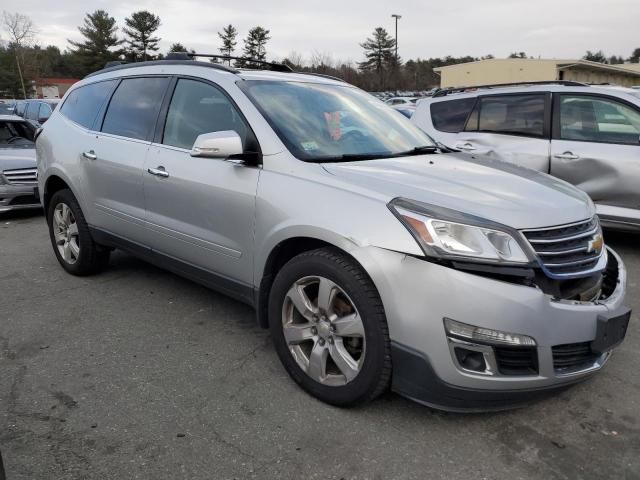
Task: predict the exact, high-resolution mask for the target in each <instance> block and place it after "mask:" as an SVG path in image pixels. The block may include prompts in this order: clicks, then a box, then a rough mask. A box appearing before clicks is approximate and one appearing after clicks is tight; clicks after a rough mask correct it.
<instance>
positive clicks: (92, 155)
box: [82, 150, 98, 160]
mask: <svg viewBox="0 0 640 480" xmlns="http://www.w3.org/2000/svg"><path fill="white" fill-rule="evenodd" d="M82 156H83V157H84V158H88V159H89V160H95V159H96V158H98V155H96V152H94V151H93V150H89V151H88V152H82Z"/></svg>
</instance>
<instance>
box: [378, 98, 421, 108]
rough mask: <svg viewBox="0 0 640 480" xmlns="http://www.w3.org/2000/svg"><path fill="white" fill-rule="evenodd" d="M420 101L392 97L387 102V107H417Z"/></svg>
mask: <svg viewBox="0 0 640 480" xmlns="http://www.w3.org/2000/svg"><path fill="white" fill-rule="evenodd" d="M417 101H418V98H417V97H391V98H389V99H387V100H385V103H386V104H387V105H391V106H396V105H415V104H416V102H417Z"/></svg>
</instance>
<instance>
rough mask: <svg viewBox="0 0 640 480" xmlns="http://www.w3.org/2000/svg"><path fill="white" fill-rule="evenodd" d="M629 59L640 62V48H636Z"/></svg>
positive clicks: (632, 61)
mask: <svg viewBox="0 0 640 480" xmlns="http://www.w3.org/2000/svg"><path fill="white" fill-rule="evenodd" d="M628 60H629V62H631V63H640V48H636V49H635V50H634V51H633V53H632V54H631V56H630V57H629V59H628Z"/></svg>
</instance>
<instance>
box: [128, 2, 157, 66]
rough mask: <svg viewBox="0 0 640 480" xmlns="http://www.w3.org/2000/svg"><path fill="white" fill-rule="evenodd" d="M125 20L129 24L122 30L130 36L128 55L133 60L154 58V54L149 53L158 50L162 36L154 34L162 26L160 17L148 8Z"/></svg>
mask: <svg viewBox="0 0 640 480" xmlns="http://www.w3.org/2000/svg"><path fill="white" fill-rule="evenodd" d="M124 22H125V24H126V25H127V26H126V27H124V28H123V29H122V30H123V31H124V33H125V34H127V36H128V37H129V38H128V39H127V44H128V47H127V56H128V57H129V58H130V59H131V60H133V61H137V60H142V61H145V60H147V59H149V60H153V58H154V57H153V55H149V54H148V52H157V51H158V42H160V38H159V37H154V36H153V34H154V33H155V32H156V30H158V27H160V17H158V16H157V15H154V14H153V13H151V12H148V11H146V10H140V11H139V12H134V13H132V14H131V16H130V17H129V18H125V20H124Z"/></svg>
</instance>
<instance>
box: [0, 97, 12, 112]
mask: <svg viewBox="0 0 640 480" xmlns="http://www.w3.org/2000/svg"><path fill="white" fill-rule="evenodd" d="M15 111H16V101H15V100H0V115H13V114H15Z"/></svg>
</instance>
